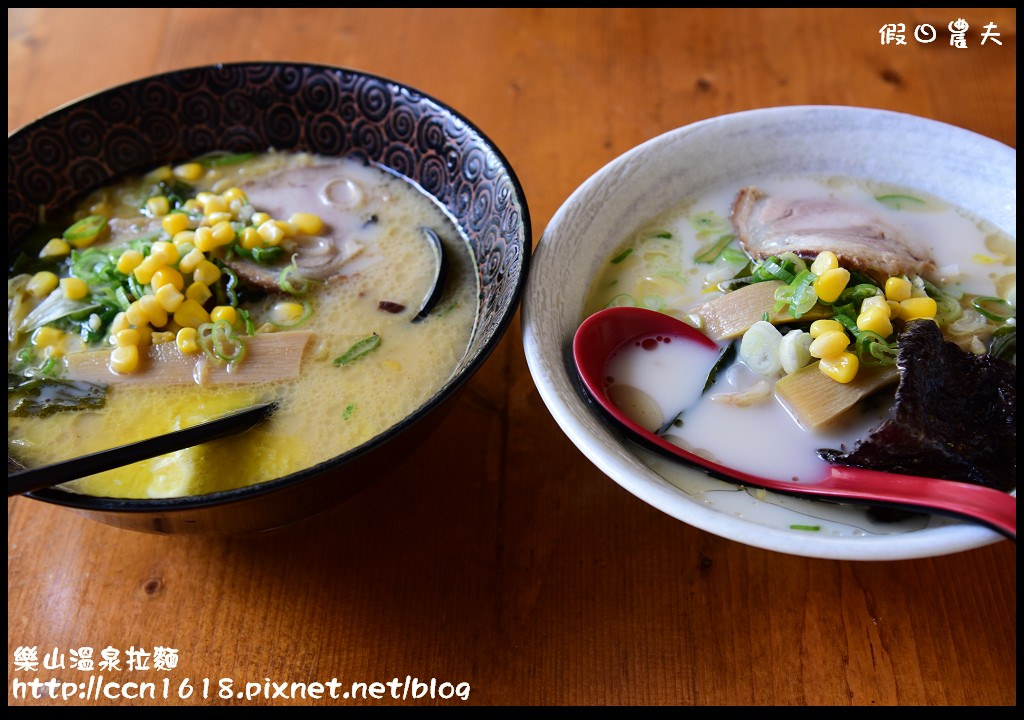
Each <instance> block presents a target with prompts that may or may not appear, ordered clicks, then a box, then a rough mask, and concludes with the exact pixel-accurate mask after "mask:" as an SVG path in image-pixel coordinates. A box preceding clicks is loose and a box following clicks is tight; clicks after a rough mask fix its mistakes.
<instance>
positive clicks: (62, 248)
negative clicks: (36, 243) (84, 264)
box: [39, 238, 71, 260]
mask: <svg viewBox="0 0 1024 720" xmlns="http://www.w3.org/2000/svg"><path fill="white" fill-rule="evenodd" d="M69 252H71V246H70V245H68V244H67V242H66V241H64V240H63V239H61V238H53V239H52V240H50V241H49V242H47V243H46V244H45V245H43V249H42V250H40V251H39V257H41V258H43V259H44V260H46V259H49V258H59V257H64V256H65V255H67V254H68V253H69Z"/></svg>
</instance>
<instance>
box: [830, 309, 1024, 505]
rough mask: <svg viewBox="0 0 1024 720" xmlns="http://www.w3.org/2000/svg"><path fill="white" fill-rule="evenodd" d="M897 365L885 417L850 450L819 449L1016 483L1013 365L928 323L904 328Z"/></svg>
mask: <svg viewBox="0 0 1024 720" xmlns="http://www.w3.org/2000/svg"><path fill="white" fill-rule="evenodd" d="M896 364H897V365H898V366H899V369H900V383H899V387H898V388H897V389H896V402H895V404H894V405H893V409H892V411H891V412H890V414H889V417H888V418H887V419H886V420H885V421H884V422H883V423H882V424H881V425H879V426H878V427H877V428H876V429H875V430H874V431H873V432H872V433H871V435H869V436H868V437H867V438H865V439H864V440H862V441H861V442H859V443H858V444H857V445H856V446H855V447H854V449H853V450H852V451H851V452H843V451H842V450H829V449H822V450H819V451H818V454H819V455H821V457H823V458H825V459H826V460H828V461H829V462H832V463H836V464H839V465H853V466H857V467H863V468H870V469H872V470H883V471H886V472H892V473H901V474H905V475H921V476H926V477H937V478H944V479H946V480H957V481H960V482H967V483H974V484H977V485H985V486H988V487H993V488H996V489H999V490H1003V491H1010V490H1012V489H1013V488H1014V487H1016V476H1017V382H1016V378H1017V369H1016V366H1015V365H1012V364H1011V363H1008V362H1006V361H1004V360H1000V359H998V358H994V357H992V356H989V355H981V356H979V355H973V354H971V353H967V352H964V351H963V350H961V349H960V348H959V347H957V346H956V345H954V344H953V343H950V342H946V341H945V340H943V338H942V333H941V331H940V330H939V328H938V327H937V326H936V325H935V323H933V322H931V321H915V322H912V323H910V324H909V325H908V326H907V329H906V330H905V331H904V332H903V333H902V334H901V335H900V343H899V354H898V356H897V360H896Z"/></svg>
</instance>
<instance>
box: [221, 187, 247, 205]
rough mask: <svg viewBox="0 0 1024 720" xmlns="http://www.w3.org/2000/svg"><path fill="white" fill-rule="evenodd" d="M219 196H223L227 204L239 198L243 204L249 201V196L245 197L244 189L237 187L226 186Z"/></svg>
mask: <svg viewBox="0 0 1024 720" xmlns="http://www.w3.org/2000/svg"><path fill="white" fill-rule="evenodd" d="M221 197H222V198H224V202H226V203H228V204H229V205H230V204H231V203H233V202H235V201H238V200H241V201H242V204H243V205H244V204H245V203H247V202H249V198H248V197H246V195H245V191H244V190H242V188H239V187H233V188H228V189H227V190H225V191H224V192H223V193H221Z"/></svg>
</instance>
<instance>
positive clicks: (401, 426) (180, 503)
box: [8, 61, 533, 513]
mask: <svg viewBox="0 0 1024 720" xmlns="http://www.w3.org/2000/svg"><path fill="white" fill-rule="evenodd" d="M268 65H269V66H274V67H282V68H285V67H294V68H314V69H321V70H336V71H341V72H345V73H351V74H354V75H361V76H363V77H367V78H371V79H375V80H379V81H381V82H383V83H387V84H389V85H393V86H395V87H397V88H398V89H400V90H403V91H406V92H408V93H411V94H414V95H416V96H418V97H421V98H425V99H427V100H429V101H430V102H432V103H434V104H436V105H437V106H438V107H440V108H442V109H443V110H445V111H447V112H449V113H451V115H452V116H453V117H455V118H457V119H458V120H459V121H460V122H463V123H465V125H466V127H467V128H469V129H471V130H472V131H473V132H474V133H475V134H476V135H477V136H479V137H480V139H481V140H482V141H483V142H484V143H485V144H486V145H487V148H488V150H489V151H491V152H493V153H494V154H495V156H496V157H497V158H498V159H499V160H500V161H501V164H502V167H503V168H504V169H505V170H506V171H507V172H508V176H509V180H510V181H511V182H512V187H513V188H514V190H515V193H516V198H517V200H518V202H519V205H520V207H521V208H522V214H521V216H520V218H521V222H522V225H523V248H522V254H521V257H522V270H521V271H520V273H519V277H518V278H517V284H516V287H515V290H514V291H513V293H512V297H511V298H510V302H509V303H508V306H507V307H506V308H505V310H504V314H503V316H502V317H501V318H500V320H499V321H498V323H497V324H496V325H495V332H494V335H493V336H492V338H491V340H490V341H489V342H488V343H487V344H486V345H484V346H483V348H481V350H480V352H479V353H478V354H477V356H476V357H475V358H474V359H473V360H472V361H471V362H470V363H469V364H468V365H466V366H465V367H463V369H462V371H461V372H460V373H459V374H458V375H457V376H455V377H454V378H452V379H450V380H449V381H448V382H447V383H445V384H444V385H443V386H441V388H440V389H439V390H438V391H437V392H436V393H434V395H432V396H431V397H430V398H429V399H428V400H427V401H426V402H424V403H423V405H421V406H420V407H419V408H417V409H416V410H415V411H414V412H413V413H411V414H410V415H407V416H406V417H404V418H403V419H402V420H400V421H399V422H397V423H396V424H394V425H392V426H391V427H389V428H387V429H386V430H384V431H383V432H381V433H379V434H378V435H375V436H374V437H372V438H371V439H370V440H368V441H366V442H365V443H363V444H361V445H357V446H356V447H354V448H352V449H351V450H347V451H346V452H344V453H341V454H340V455H336V456H334V457H332V458H330V459H328V460H324V461H323V462H321V463H318V464H316V465H314V466H312V467H309V468H306V469H304V470H299V471H297V472H294V473H291V474H289V475H285V476H284V477H280V478H275V479H274V480H268V481H266V482H262V483H257V484H255V485H246V486H244V487H240V488H234V489H231V490H220V491H217V492H213V493H206V494H204V495H188V496H183V497H174V498H147V499H141V498H138V499H136V498H107V497H98V496H93V495H82V494H78V493H72V492H68V491H64V490H58V489H56V488H47V489H44V490H37V491H34V492H30V493H26V494H25V497H29V498H33V499H35V500H42V501H43V502H47V503H50V504H53V505H61V506H64V507H69V508H74V509H77V510H89V511H99V512H115V513H152V512H183V511H191V510H198V509H202V508H209V507H214V506H217V505H225V504H228V503H232V502H235V501H237V500H248V499H250V498H256V497H259V496H262V495H268V494H270V493H275V492H280V491H282V490H285V489H287V488H289V487H291V486H293V485H298V484H301V483H303V482H304V481H306V480H308V479H310V478H312V477H315V476H317V475H320V474H322V473H324V472H327V471H329V470H332V469H334V468H336V467H340V466H342V465H344V464H346V463H348V462H349V461H351V460H353V459H355V458H358V457H360V456H362V455H365V454H367V453H369V452H371V451H373V450H375V449H376V448H377V447H379V446H380V445H383V444H384V443H386V442H388V441H390V440H391V439H392V438H394V437H397V436H398V435H400V434H401V433H402V432H404V431H405V430H406V429H408V428H409V427H411V426H412V425H414V424H416V422H417V421H419V420H421V419H422V418H423V417H424V416H425V415H427V414H429V413H430V412H432V411H433V410H435V409H436V408H437V407H438V406H439V405H441V404H443V403H444V402H445V401H446V400H448V399H450V398H451V397H452V396H453V395H454V394H455V392H456V391H457V390H458V389H459V388H461V387H462V386H463V385H464V384H465V383H466V382H468V381H469V379H470V378H471V377H473V375H475V374H476V372H477V371H478V370H479V369H480V367H481V366H482V365H483V363H484V362H485V361H486V360H487V358H488V357H490V355H491V353H492V352H493V351H494V349H495V348H496V347H497V346H498V345H499V344H500V343H501V340H502V339H503V338H504V337H505V335H506V333H507V331H508V327H509V325H511V323H512V319H513V318H514V317H515V314H516V311H517V309H518V308H519V304H520V301H521V299H522V294H523V292H524V289H525V287H526V278H527V276H528V275H529V269H530V261H531V257H532V250H533V229H532V225H531V222H530V210H529V206H528V205H527V203H526V193H525V192H524V191H523V186H522V184H521V183H520V182H519V178H518V176H517V175H516V173H515V170H514V169H513V168H512V164H511V163H510V162H509V161H508V158H506V157H505V155H504V153H502V152H501V150H500V149H499V148H498V146H497V144H495V142H494V141H493V140H491V138H490V137H488V136H487V134H486V133H484V132H483V131H482V130H481V129H480V128H479V127H477V125H476V124H475V123H473V122H471V121H470V120H469V119H468V118H467V117H466V116H465V115H463V114H462V113H460V112H459V111H458V110H456V109H455V108H453V107H452V106H451V105H449V104H447V103H445V102H442V101H440V100H438V99H437V98H436V97H434V96H433V95H431V94H429V93H425V92H423V91H421V90H419V89H417V88H415V87H412V86H410V85H407V84H405V83H401V82H398V81H396V80H392V79H390V78H387V77H384V76H382V75H377V74H375V73H370V72H366V71H363V70H356V69H353V68H347V67H341V66H337V65H326V64H320V63H302V62H285V61H280V62H279V61H268V62H260V61H253V62H230V63H213V64H209V65H197V66H192V67H187V68H179V69H177V70H170V71H168V72H163V73H157V74H155V75H147V76H145V77H141V78H137V79H135V80H130V81H128V82H125V83H121V84H119V85H112V86H110V87H108V88H105V89H103V90H98V91H96V92H93V93H89V94H87V95H83V96H81V97H79V98H77V99H75V100H72V101H70V102H67V103H65V104H63V105H61V106H59V107H57V108H55V109H54V110H52V111H51V112H49V113H46V114H45V115H42V116H40V117H38V118H36V119H35V120H33V121H31V122H30V123H28V124H27V125H25V126H23V127H21V128H19V129H18V130H15V131H14V132H13V133H10V134H8V139H10V138H13V137H14V136H16V135H18V134H20V133H22V132H27V131H28V130H30V129H31V128H32V127H34V126H35V125H37V124H39V123H41V122H43V121H44V120H46V119H48V118H51V117H53V116H54V115H57V114H60V113H62V112H65V111H66V110H68V109H70V108H71V107H73V106H75V105H77V104H78V103H81V102H85V101H87V100H89V99H91V98H94V97H97V96H99V95H102V94H104V93H108V92H113V91H116V90H119V89H122V88H127V87H130V86H132V85H135V84H137V83H142V82H152V81H154V80H159V79H161V78H165V77H171V76H173V75H177V74H180V73H188V72H210V71H214V70H218V69H222V68H232V67H237V68H243V67H254V66H261V67H265V66H268Z"/></svg>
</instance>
